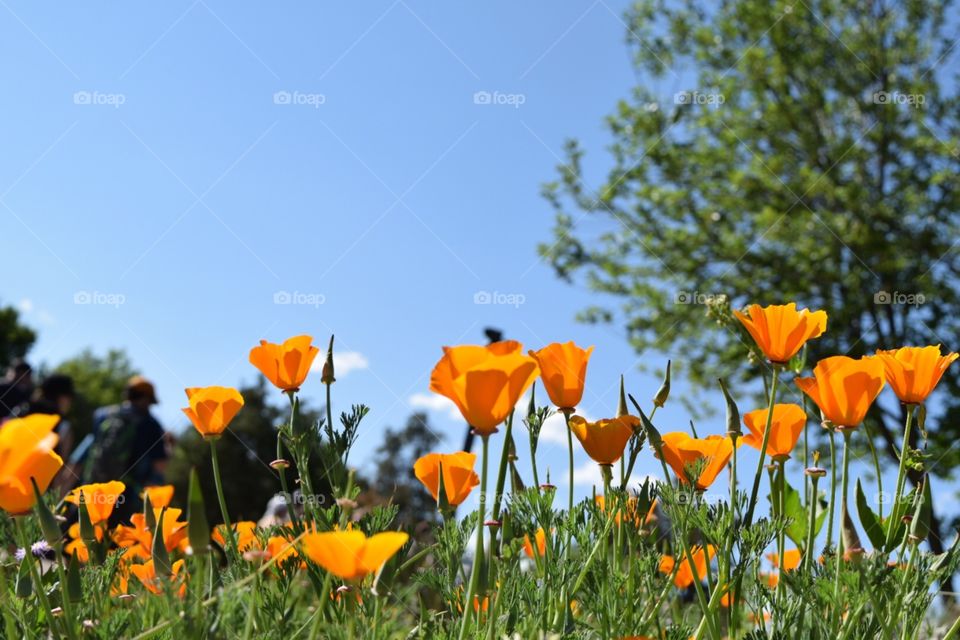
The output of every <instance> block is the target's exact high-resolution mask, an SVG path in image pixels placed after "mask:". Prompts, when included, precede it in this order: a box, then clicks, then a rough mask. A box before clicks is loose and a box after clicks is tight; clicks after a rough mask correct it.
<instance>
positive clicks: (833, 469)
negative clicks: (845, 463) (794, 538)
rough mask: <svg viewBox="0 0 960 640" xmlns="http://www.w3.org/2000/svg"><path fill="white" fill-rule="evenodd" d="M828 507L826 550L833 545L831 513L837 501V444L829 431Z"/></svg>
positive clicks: (832, 433) (831, 430) (831, 431)
mask: <svg viewBox="0 0 960 640" xmlns="http://www.w3.org/2000/svg"><path fill="white" fill-rule="evenodd" d="M829 431H830V507H829V509H828V513H827V549H829V548H830V547H831V546H832V545H833V520H834V518H833V512H834V511H835V508H834V507H835V505H836V501H837V444H836V438H834V435H835V434H834V432H833V429H832V428H831V429H830V430H829Z"/></svg>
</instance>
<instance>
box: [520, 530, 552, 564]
mask: <svg viewBox="0 0 960 640" xmlns="http://www.w3.org/2000/svg"><path fill="white" fill-rule="evenodd" d="M533 537H534V539H533V540H531V539H530V536H523V552H524V553H525V554H527V557H528V558H533V557H534V550H533V545H534V544H536V545H537V550H536V554H537V555H538V556H540V557H543V554H545V553H546V552H547V534H546V532H545V531H544V530H543V527H540V528H539V529H537V532H536V533H535V534H534V535H533Z"/></svg>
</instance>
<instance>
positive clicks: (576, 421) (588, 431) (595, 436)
mask: <svg viewBox="0 0 960 640" xmlns="http://www.w3.org/2000/svg"><path fill="white" fill-rule="evenodd" d="M639 424H640V421H639V420H637V418H635V417H633V416H620V417H619V418H611V419H609V420H598V421H597V422H587V421H586V420H585V419H583V418H582V417H580V416H571V417H570V430H571V431H573V435H575V436H577V440H579V441H580V444H581V445H583V450H584V451H586V452H587V455H588V456H590V457H591V458H593V460H594V462H596V463H597V464H608V465H609V464H613V463H614V462H616V461H617V460H619V459H620V456H622V455H623V450H624V448H625V447H626V446H627V442H628V441H629V440H630V436H631V435H633V430H634V429H635V428H636V427H637V426H639Z"/></svg>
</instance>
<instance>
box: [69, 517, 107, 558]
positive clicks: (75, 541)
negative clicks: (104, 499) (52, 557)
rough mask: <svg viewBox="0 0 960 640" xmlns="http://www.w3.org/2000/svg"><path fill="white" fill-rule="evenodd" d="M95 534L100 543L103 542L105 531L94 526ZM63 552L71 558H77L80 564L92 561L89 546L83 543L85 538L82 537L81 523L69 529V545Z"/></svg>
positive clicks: (76, 523)
mask: <svg viewBox="0 0 960 640" xmlns="http://www.w3.org/2000/svg"><path fill="white" fill-rule="evenodd" d="M93 533H94V535H95V536H96V538H97V541H98V542H99V541H100V540H103V529H101V528H100V527H98V526H96V525H94V527H93ZM63 550H64V551H65V552H66V553H67V554H69V555H71V556H77V560H78V561H80V562H83V563H86V562H89V561H90V550H89V549H87V544H86V543H85V542H84V541H83V538H81V537H80V523H79V522H74V523H73V524H72V525H70V527H69V528H68V529H67V544H65V545H64V546H63Z"/></svg>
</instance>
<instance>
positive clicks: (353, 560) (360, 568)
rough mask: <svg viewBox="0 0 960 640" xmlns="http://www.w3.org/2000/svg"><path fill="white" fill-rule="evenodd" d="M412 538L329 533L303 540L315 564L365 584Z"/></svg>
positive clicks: (396, 534)
mask: <svg viewBox="0 0 960 640" xmlns="http://www.w3.org/2000/svg"><path fill="white" fill-rule="evenodd" d="M409 537H410V536H408V535H407V534H405V533H403V532H400V531H388V532H385V533H378V534H376V535H373V536H370V537H369V538H368V537H367V536H365V535H364V534H363V532H362V531H328V532H326V533H308V534H306V535H305V536H303V551H304V553H305V554H306V555H307V557H309V558H310V559H311V560H313V561H314V562H315V563H317V564H318V565H320V566H321V567H323V568H324V569H326V570H327V571H329V572H330V573H332V574H333V575H335V576H337V577H339V578H343V579H344V580H363V578H365V577H366V576H367V575H369V574H371V573H376V572H377V571H379V570H380V568H381V567H382V566H383V565H384V564H385V563H386V562H387V560H389V559H390V558H392V557H393V555H394V554H395V553H397V551H399V550H400V547H402V546H403V545H405V544H406V543H407V539H408V538H409Z"/></svg>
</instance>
